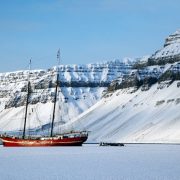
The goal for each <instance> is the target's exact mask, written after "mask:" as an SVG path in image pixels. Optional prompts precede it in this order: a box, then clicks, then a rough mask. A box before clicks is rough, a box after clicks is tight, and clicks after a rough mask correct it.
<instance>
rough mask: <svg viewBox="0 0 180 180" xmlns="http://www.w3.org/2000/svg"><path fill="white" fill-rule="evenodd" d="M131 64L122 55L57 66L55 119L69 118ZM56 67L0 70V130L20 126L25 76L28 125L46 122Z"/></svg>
mask: <svg viewBox="0 0 180 180" xmlns="http://www.w3.org/2000/svg"><path fill="white" fill-rule="evenodd" d="M132 65H133V63H132V62H131V61H130V60H129V59H127V58H126V59H124V60H123V61H119V60H115V61H111V62H106V63H96V64H88V65H61V66H59V76H60V82H59V86H60V87H59V90H58V97H57V99H58V105H57V107H58V108H57V113H59V114H58V116H57V120H61V122H66V121H69V120H70V119H72V118H74V117H75V116H77V115H79V114H80V113H82V112H84V111H85V110H87V109H88V108H89V107H91V106H92V105H94V104H95V103H96V102H97V101H98V100H99V99H100V98H101V97H102V95H103V92H104V91H105V90H106V89H107V87H108V86H109V84H110V83H111V81H112V80H113V79H116V78H117V77H121V76H122V75H123V74H128V73H129V72H130V70H131V68H132ZM56 70H57V67H53V68H51V69H48V70H32V71H30V72H29V71H18V72H10V73H2V74H0V118H1V119H0V127H1V130H12V129H18V128H20V127H21V124H22V120H23V117H24V108H25V104H26V97H27V82H28V78H29V80H30V82H31V95H30V98H29V105H30V106H29V117H28V118H29V119H31V120H30V122H31V127H36V126H37V125H38V126H40V125H42V124H48V123H50V119H51V116H52V107H53V104H52V103H53V101H54V95H55V94H54V91H55V81H56V73H57V72H56ZM38 109H39V110H38ZM44 109H46V110H45V111H44ZM36 111H37V112H36ZM7 112H8V113H7ZM34 113H35V115H34ZM40 122H41V123H40ZM14 123H15V124H14ZM20 123H21V124H20Z"/></svg>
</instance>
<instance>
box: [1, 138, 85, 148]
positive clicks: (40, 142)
mask: <svg viewBox="0 0 180 180" xmlns="http://www.w3.org/2000/svg"><path fill="white" fill-rule="evenodd" d="M0 138H1V140H2V142H3V145H4V146H5V147H39V146H81V145H82V144H83V142H85V141H86V140H87V136H82V137H72V138H71V137H67V138H63V139H61V138H57V137H52V138H39V139H22V138H15V137H0Z"/></svg>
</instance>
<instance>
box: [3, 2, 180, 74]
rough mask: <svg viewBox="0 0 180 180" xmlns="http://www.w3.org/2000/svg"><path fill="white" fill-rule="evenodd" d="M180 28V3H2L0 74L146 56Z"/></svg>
mask: <svg viewBox="0 0 180 180" xmlns="http://www.w3.org/2000/svg"><path fill="white" fill-rule="evenodd" d="M179 28H180V1H179V0H29V1H28V0H0V72H5V71H14V70H20V69H25V68H26V67H27V64H28V61H29V59H30V58H32V62H33V65H32V67H33V68H49V67H52V66H54V65H56V63H57V62H56V53H57V50H58V48H60V49H61V63H62V64H84V63H93V62H101V61H106V60H113V59H121V58H123V57H141V56H144V55H148V54H152V53H153V52H154V51H156V50H157V49H159V48H161V47H162V46H163V43H164V39H165V38H166V37H167V36H168V35H169V34H171V33H173V32H175V31H176V30H177V29H179Z"/></svg>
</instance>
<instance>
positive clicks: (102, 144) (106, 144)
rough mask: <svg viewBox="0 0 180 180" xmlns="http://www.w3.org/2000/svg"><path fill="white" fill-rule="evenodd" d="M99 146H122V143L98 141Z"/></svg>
mask: <svg viewBox="0 0 180 180" xmlns="http://www.w3.org/2000/svg"><path fill="white" fill-rule="evenodd" d="M99 145H100V146H124V144H123V143H106V142H100V143H99Z"/></svg>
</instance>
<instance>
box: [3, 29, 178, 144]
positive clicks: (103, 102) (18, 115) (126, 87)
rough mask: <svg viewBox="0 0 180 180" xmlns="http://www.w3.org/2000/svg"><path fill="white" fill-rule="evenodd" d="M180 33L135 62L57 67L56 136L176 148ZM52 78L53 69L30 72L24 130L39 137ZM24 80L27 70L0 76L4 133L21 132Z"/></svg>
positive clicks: (48, 106) (50, 98)
mask: <svg viewBox="0 0 180 180" xmlns="http://www.w3.org/2000/svg"><path fill="white" fill-rule="evenodd" d="M179 32H180V31H179V30H178V31H176V33H174V34H172V35H170V36H169V37H168V38H167V39H166V41H165V44H164V47H163V48H162V49H161V50H158V51H156V52H155V53H154V54H153V55H151V56H145V57H143V58H140V59H136V62H135V60H132V59H130V58H125V59H124V60H123V61H119V60H115V61H111V62H106V63H97V64H89V65H65V66H60V67H59V69H60V71H59V73H60V87H61V88H60V91H59V93H58V100H59V101H58V103H59V104H58V106H57V109H56V110H57V112H56V113H57V114H58V113H60V114H58V116H56V119H55V131H57V132H59V131H61V132H62V131H67V130H68V131H69V130H72V129H76V130H77V129H81V130H82V129H86V130H89V131H90V136H89V139H88V140H89V142H100V141H112V142H133V143H134V142H143V143H149V142H150V143H157V142H159V143H162V142H166V143H180V132H179V129H180V111H179V109H180V59H179V58H180V53H179V52H180V46H179V44H180V40H179V38H180V36H179V34H180V33H179ZM55 74H56V67H54V68H51V69H49V70H47V71H45V70H37V71H35V70H34V71H31V72H30V81H31V86H32V92H33V93H32V95H31V98H30V100H29V104H30V105H29V108H28V109H29V112H28V119H29V121H28V128H31V130H32V129H33V128H34V130H36V132H38V133H39V132H40V131H42V129H43V132H44V133H48V129H49V128H48V127H49V125H50V122H51V116H52V107H53V106H52V105H53V104H52V102H53V101H54V87H55ZM27 78H28V71H19V72H13V73H4V74H0V98H1V99H0V102H1V104H0V129H1V131H3V132H4V131H16V130H18V129H19V128H21V129H22V125H23V121H22V120H23V116H24V110H25V108H24V104H25V98H26V89H27ZM58 122H59V123H58ZM63 122H64V123H63ZM61 123H63V124H61Z"/></svg>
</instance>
